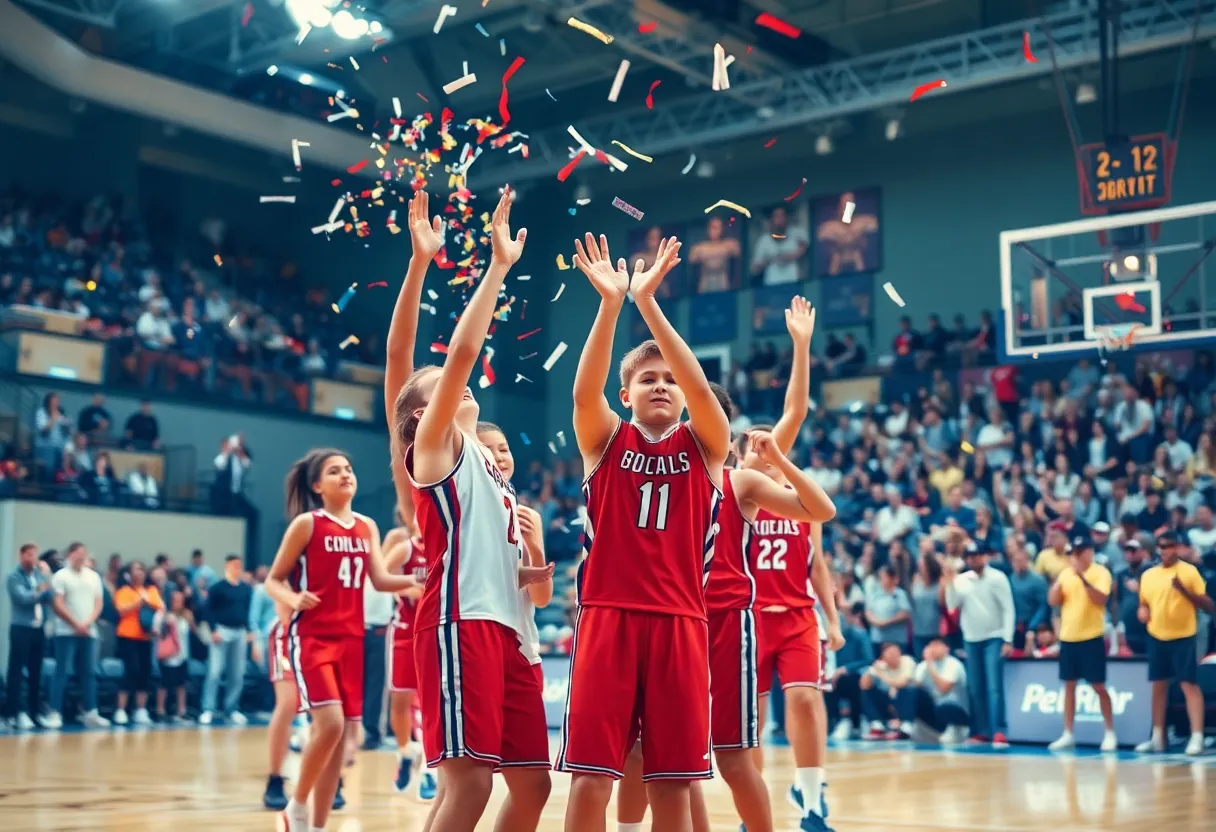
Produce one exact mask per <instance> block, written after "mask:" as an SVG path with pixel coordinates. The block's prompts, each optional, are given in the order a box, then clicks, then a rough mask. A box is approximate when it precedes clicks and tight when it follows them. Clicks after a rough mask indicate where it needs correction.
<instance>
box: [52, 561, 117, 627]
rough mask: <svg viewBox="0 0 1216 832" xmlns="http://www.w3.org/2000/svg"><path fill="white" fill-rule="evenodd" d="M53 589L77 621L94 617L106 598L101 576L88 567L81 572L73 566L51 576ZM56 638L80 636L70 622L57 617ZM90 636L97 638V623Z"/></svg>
mask: <svg viewBox="0 0 1216 832" xmlns="http://www.w3.org/2000/svg"><path fill="white" fill-rule="evenodd" d="M51 589H52V590H54V592H55V595H56V596H58V597H60V598H62V599H63V605H64V607H66V608H67V611H68V613H69V614H70V615H71V616H72V618H74V619H76V620H77V621H85V620H87V619H89V618H91V617H92V616H93V611H94V610H95V609H97V605H98V604H99V603H100V602H101V601H102V599H103V598H104V597H105V590H104V589H102V586H101V576H100V575H98V574H97V573H96V572H94V571H93V570H92V569H90V568H89V567H87V566H82V567H81V568H80V570H79V571H77V570H75V569H73V568H72V567H71V566H65V567H64V568H63V569H60V570H59V571H58V572H56V573H55V574H54V575H52V576H51ZM53 635H55V636H79V635H80V634H79V633H77V632H76V631H75V630H73V629H72V626H71V625H70V624H68V622H66V621H64V620H63V619H62V618H60V617H59V616H55V630H54V633H53ZM89 636H90V637H92V638H97V622H96V621H94V622H93V623H92V624H91V625H90V626H89Z"/></svg>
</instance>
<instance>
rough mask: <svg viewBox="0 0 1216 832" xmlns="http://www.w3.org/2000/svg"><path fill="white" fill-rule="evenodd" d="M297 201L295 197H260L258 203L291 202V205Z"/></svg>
mask: <svg viewBox="0 0 1216 832" xmlns="http://www.w3.org/2000/svg"><path fill="white" fill-rule="evenodd" d="M295 201H296V198H295V197H294V196H260V197H258V202H290V203H294V202H295Z"/></svg>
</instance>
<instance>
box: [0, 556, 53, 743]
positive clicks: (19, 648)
mask: <svg viewBox="0 0 1216 832" xmlns="http://www.w3.org/2000/svg"><path fill="white" fill-rule="evenodd" d="M5 588H6V589H7V590H8V599H9V604H10V606H11V609H10V612H9V616H10V618H9V627H8V639H9V643H8V673H7V674H6V675H5V677H4V678H5V681H6V682H7V683H8V689H7V696H6V697H5V702H4V715H3V716H4V721H5V722H6V723H8V724H11V725H12V726H13V727H15V728H16V729H17V730H19V731H29V730H30V729H32V728H33V727H34V720H35V719H37V720H38V723H39V724H40V725H42V727H44V728H58V727H59V725H58V724H55V720H54V714H48V715H47V716H46V717H44V716H43V715H42V706H41V704H40V702H41V699H42V654H43V651H44V647H45V636H44V634H43V627H44V625H45V624H46V605H47V603H48V602H49V601H50V600H51V598H52V595H53V593H52V590H51V586H50V569H49V568H48V567H47V565H46V564H45V563H40V562H39V561H38V547H37V546H35V545H34V544H33V543H25V544H22V546H21V549H20V550H19V551H18V553H17V568H16V569H14V570H13V571H12V572H10V573H9V575H8V578H7V580H6V581H5ZM23 673H24V675H25V676H26V677H28V679H29V681H28V683H27V685H28V687H27V690H28V697H29V698H28V699H27V700H26V702H27V706H26V707H25V709H24V710H23V709H22V708H21V678H22V674H23Z"/></svg>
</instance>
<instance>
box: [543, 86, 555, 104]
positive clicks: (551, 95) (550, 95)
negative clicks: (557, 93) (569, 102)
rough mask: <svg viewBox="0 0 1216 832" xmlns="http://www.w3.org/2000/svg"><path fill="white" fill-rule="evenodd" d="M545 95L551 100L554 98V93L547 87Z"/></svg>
mask: <svg viewBox="0 0 1216 832" xmlns="http://www.w3.org/2000/svg"><path fill="white" fill-rule="evenodd" d="M545 95H547V96H549V97H550V98H553V93H551V92H549V88H548V87H545ZM553 100H554V101H556V100H557V99H556V98H553Z"/></svg>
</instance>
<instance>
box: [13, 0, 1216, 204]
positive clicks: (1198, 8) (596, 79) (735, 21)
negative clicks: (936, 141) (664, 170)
mask: <svg viewBox="0 0 1216 832" xmlns="http://www.w3.org/2000/svg"><path fill="white" fill-rule="evenodd" d="M1116 1H1117V2H1121V8H1122V10H1123V11H1122V19H1121V22H1120V31H1121V37H1122V44H1123V50H1124V54H1125V55H1126V56H1127V59H1128V60H1140V59H1146V58H1148V57H1151V56H1155V55H1159V54H1160V53H1161V52H1163V51H1165V50H1170V49H1174V48H1177V47H1179V46H1181V45H1184V44H1187V43H1189V42H1190V41H1191V40H1192V37H1198V38H1201V39H1202V40H1203V41H1205V42H1206V41H1207V40H1208V39H1210V38H1211V37H1213V36H1216V0H1112V2H1116ZM0 2H15V3H16V4H17V5H18V6H20V7H22V8H24V9H26V10H27V11H30V12H31V13H34V14H36V15H37V16H38V17H39V18H40V19H41V20H43V21H44V22H45V23H47V24H48V25H50V26H52V27H54V28H56V29H57V30H59V31H60V32H61V33H62V34H64V35H65V36H67V37H69V38H71V39H72V40H74V41H76V42H78V43H80V44H82V45H83V46H85V47H86V48H88V49H90V50H91V51H94V52H96V53H98V54H101V55H103V56H106V57H108V58H111V59H113V60H117V61H120V62H125V63H128V64H132V65H136V66H140V67H143V68H146V69H149V70H152V71H154V72H157V73H160V74H164V75H169V76H172V77H175V78H178V79H179V80H185V81H188V82H190V83H193V84H196V85H199V86H203V87H207V88H210V89H214V90H217V91H221V92H226V93H229V94H232V95H238V96H243V97H248V96H249V95H250V90H256V89H258V88H259V86H260V85H263V84H267V83H271V82H272V81H273V83H276V84H283V83H289V82H291V81H292V80H293V79H296V78H298V77H299V75H300V74H301V73H307V75H308V76H309V77H310V78H311V79H312V84H313V85H315V86H317V87H318V88H320V89H323V90H324V89H329V90H331V91H332V90H336V89H343V90H345V91H346V92H347V94H348V96H354V97H356V98H363V99H365V100H366V99H368V98H371V99H375V100H376V101H377V102H378V105H379V109H380V110H384V109H386V106H387V102H388V101H389V100H390V99H391V98H393V97H399V98H400V99H401V100H402V101H407V100H416V99H415V94H418V95H422V96H425V97H426V98H427V100H428V101H430V102H436V101H437V102H441V103H443V104H446V105H448V106H452V107H453V109H455V110H457V112H460V113H463V114H468V115H476V114H491V113H494V112H496V111H497V103H498V98H499V94H500V90H501V84H500V83H499V78H500V77H501V75H502V74H503V72H504V71H505V70H506V69H507V66H508V65H509V64H510V62H511V61H512V60H513V59H514V58H515V57H516V56H523V57H524V58H525V59H526V63H525V65H524V66H523V67H522V68H521V69H520V71H519V72H518V73H517V74H516V75H515V76H513V78H512V79H511V82H510V106H511V112H512V116H513V123H514V125H517V126H518V127H519V129H521V130H525V131H527V132H528V133H529V134H530V137H531V147H532V154H531V158H529V159H526V160H525V159H523V158H522V157H521V156H519V155H518V154H517V155H515V156H512V157H509V158H505V157H504V158H499V159H495V160H493V161H492V162H489V163H487V164H486V165H484V166H481V167H480V169H479V173H481V174H482V175H485V176H490V175H493V176H494V177H496V178H497V179H499V180H501V179H502V178H504V177H506V178H508V179H510V180H511V181H521V180H523V179H528V178H534V177H538V176H550V175H552V174H553V172H554V171H556V170H557V168H559V167H561V166H562V165H563V164H565V162H566V161H567V159H568V158H569V151H568V147H569V145H571V144H572V141H571V140H570V138H569V137H568V135H567V133H566V127H567V125H571V124H577V125H578V129H579V130H580V131H581V132H582V133H583V135H585V136H586V137H587V139H588V140H589V141H590V142H591V143H592V144H593V145H596V146H602V145H606V144H607V143H608V141H609V140H611V139H618V140H620V141H622V142H624V143H626V144H629V145H631V146H633V147H637V148H639V149H642V150H644V151H645V152H647V153H651V154H655V155H657V154H661V153H666V152H673V151H676V150H685V149H687V148H689V147H692V148H711V147H714V146H723V145H726V144H729V143H731V142H733V141H738V140H739V139H742V138H745V137H749V136H755V135H757V134H775V133H777V132H779V131H781V130H788V129H791V128H798V129H805V130H809V131H811V132H812V133H818V134H819V135H831V134H832V133H833V132H840V131H841V130H847V129H848V125H849V122H850V120H852V119H856V118H859V117H864V116H865V114H873V113H877V114H880V116H881V117H882V118H886V117H887V115H886V114H890V113H898V111H899V110H898V108H900V107H906V106H907V104H908V101H907V99H908V97H909V94H910V93H911V91H912V90H913V89H914V88H915V87H916V86H917V85H919V84H921V83H924V82H926V81H929V80H933V79H936V78H949V79H950V81H949V89H948V90H940V91H937V92H935V93H934V95H935V96H938V95H949V94H953V93H957V92H966V91H969V90H977V89H982V88H990V87H997V86H1000V85H1009V84H1011V83H1017V82H1022V83H1025V84H1029V85H1033V84H1035V83H1038V84H1040V85H1041V84H1042V83H1043V82H1044V80H1045V79H1046V80H1049V79H1050V73H1051V66H1052V65H1051V60H1050V57H1049V55H1048V54H1047V48H1048V47H1047V40H1046V37H1045V36H1043V34H1042V32H1044V31H1050V32H1051V35H1052V40H1053V43H1054V51H1055V57H1056V59H1057V61H1058V63H1059V65H1060V66H1061V67H1062V68H1063V69H1064V70H1066V71H1067V72H1068V73H1069V78H1070V79H1071V80H1073V81H1074V82H1075V81H1077V80H1080V79H1082V78H1083V77H1084V75H1085V74H1086V73H1087V72H1089V71H1090V70H1091V68H1092V67H1093V65H1094V64H1096V61H1097V55H1098V51H1097V50H1098V44H1097V18H1096V2H1094V0H1058V2H1054V3H1053V2H1048V0H1029V2H996V0H663V2H658V0H635V1H634V2H627V1H626V0H485V2H481V1H480V0H456V2H452V3H451V5H453V6H455V7H457V8H458V11H457V13H456V14H455V15H453V16H451V17H448V18H447V19H446V20H445V21H444V23H443V26H442V29H441V32H440V33H439V34H438V35H436V34H435V33H434V32H433V29H434V27H435V24H436V19H437V17H438V16H439V14H440V9H441V7H443V6H444V4H443V3H442V2H438V1H437V0H363V2H360V3H356V4H354V5H352V6H351V10H352V11H354V12H355V13H357V14H359V15H362V16H363V17H365V18H367V19H368V20H374V21H375V22H376V23H377V24H379V25H380V26H381V27H382V30H381V33H380V34H379V35H378V36H377V39H376V40H377V41H378V42H375V43H374V42H373V40H372V39H371V38H368V37H364V38H361V39H357V40H343V39H341V38H339V37H337V36H336V35H334V34H333V33H332V31H330V30H328V29H324V30H315V31H313V32H311V33H310V34H309V35H308V37H306V38H305V39H304V40H303V42H302V43H299V42H298V41H299V32H300V28H299V26H298V25H297V22H296V20H295V19H293V17H292V16H291V15H290V14H289V13H288V10H287V8H286V7H285V5H284V4H285V3H287V4H290V3H292V2H293V0H0ZM338 8H341V7H338ZM762 13H767V14H769V15H771V16H773V17H775V18H777V19H779V20H780V21H783V22H784V23H786V24H789V25H791V26H793V27H796V28H797V29H799V30H801V34H800V35H799V36H798V37H797V38H791V37H788V36H786V35H782V34H778V33H777V32H774V31H772V30H770V29H768V28H765V27H761V26H758V25H756V22H755V21H756V19H757V16H758V15H761V14H762ZM571 17H574V18H578V19H579V20H582V21H585V22H587V23H590V24H593V25H594V26H596V27H598V28H600V29H602V30H603V31H605V32H608V33H611V34H612V35H613V36H614V38H615V39H614V40H613V42H612V43H611V44H607V45H605V44H602V43H600V42H599V41H597V40H595V39H594V38H592V37H590V36H588V35H587V34H584V33H583V32H580V31H578V30H576V29H574V28H572V27H570V26H568V25H567V20H568V19H569V18H571ZM1027 21H1030V22H1027ZM1028 28H1029V29H1032V32H1033V37H1034V42H1035V47H1034V48H1035V49H1036V51H1038V53H1039V57H1040V59H1039V60H1038V62H1037V63H1031V62H1028V61H1027V60H1026V59H1025V57H1024V53H1023V35H1024V32H1025V31H1026V30H1027V29H1028ZM716 43H720V44H722V46H723V48H724V50H725V54H727V55H731V56H734V58H735V61H734V63H733V64H732V65H731V66H730V68H729V77H730V89H729V90H722V91H717V92H715V91H713V90H711V88H710V82H711V76H712V74H713V49H714V44H716ZM352 57H353V58H355V61H356V63H357V64H358V69H357V70H356V69H355V68H354V65H353V64H352V63H350V61H349V59H350V58H352ZM622 59H627V60H629V61H630V63H631V67H630V69H629V72H628V75H627V77H626V81H625V84H624V86H623V88H622V91H621V94H620V99H619V101H618V102H617V103H615V104H613V103H610V102H608V101H607V93H608V89H609V88H610V86H611V85H612V81H613V78H614V77H615V76H616V74H617V72H618V68H619V66H620V64H621V61H622ZM465 62H467V63H468V65H469V68H470V71H472V72H476V73H477V74H478V76H479V83H477V84H474V85H472V86H470V87H467V88H465V89H463V90H459V91H457V92H455V93H453V94H452V95H451V96H445V95H444V93H443V90H442V88H443V85H444V84H446V83H447V82H449V81H451V80H453V79H455V78H458V77H460V76H461V75H462V74H463V72H464V68H463V67H464V64H465ZM271 66H273V67H275V68H276V77H275V78H274V79H268V77H267V68H268V67H271ZM1146 66H1148V64H1146ZM1162 75H1163V78H1162V80H1163V81H1164V80H1167V79H1168V77H1169V69H1168V68H1167V67H1166V64H1165V63H1163V64H1162ZM655 81H659V82H661V83H660V85H659V86H658V87H656V88H654V90H653V95H654V101H655V107H654V109H648V108H647V106H646V104H645V101H646V96H647V92H648V91H649V90H650V89H651V85H652V84H653V83H654V82H655ZM1143 82H1144V80H1143V77H1141V78H1140V83H1143ZM601 143H602V144H601ZM496 155H497V154H496Z"/></svg>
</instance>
